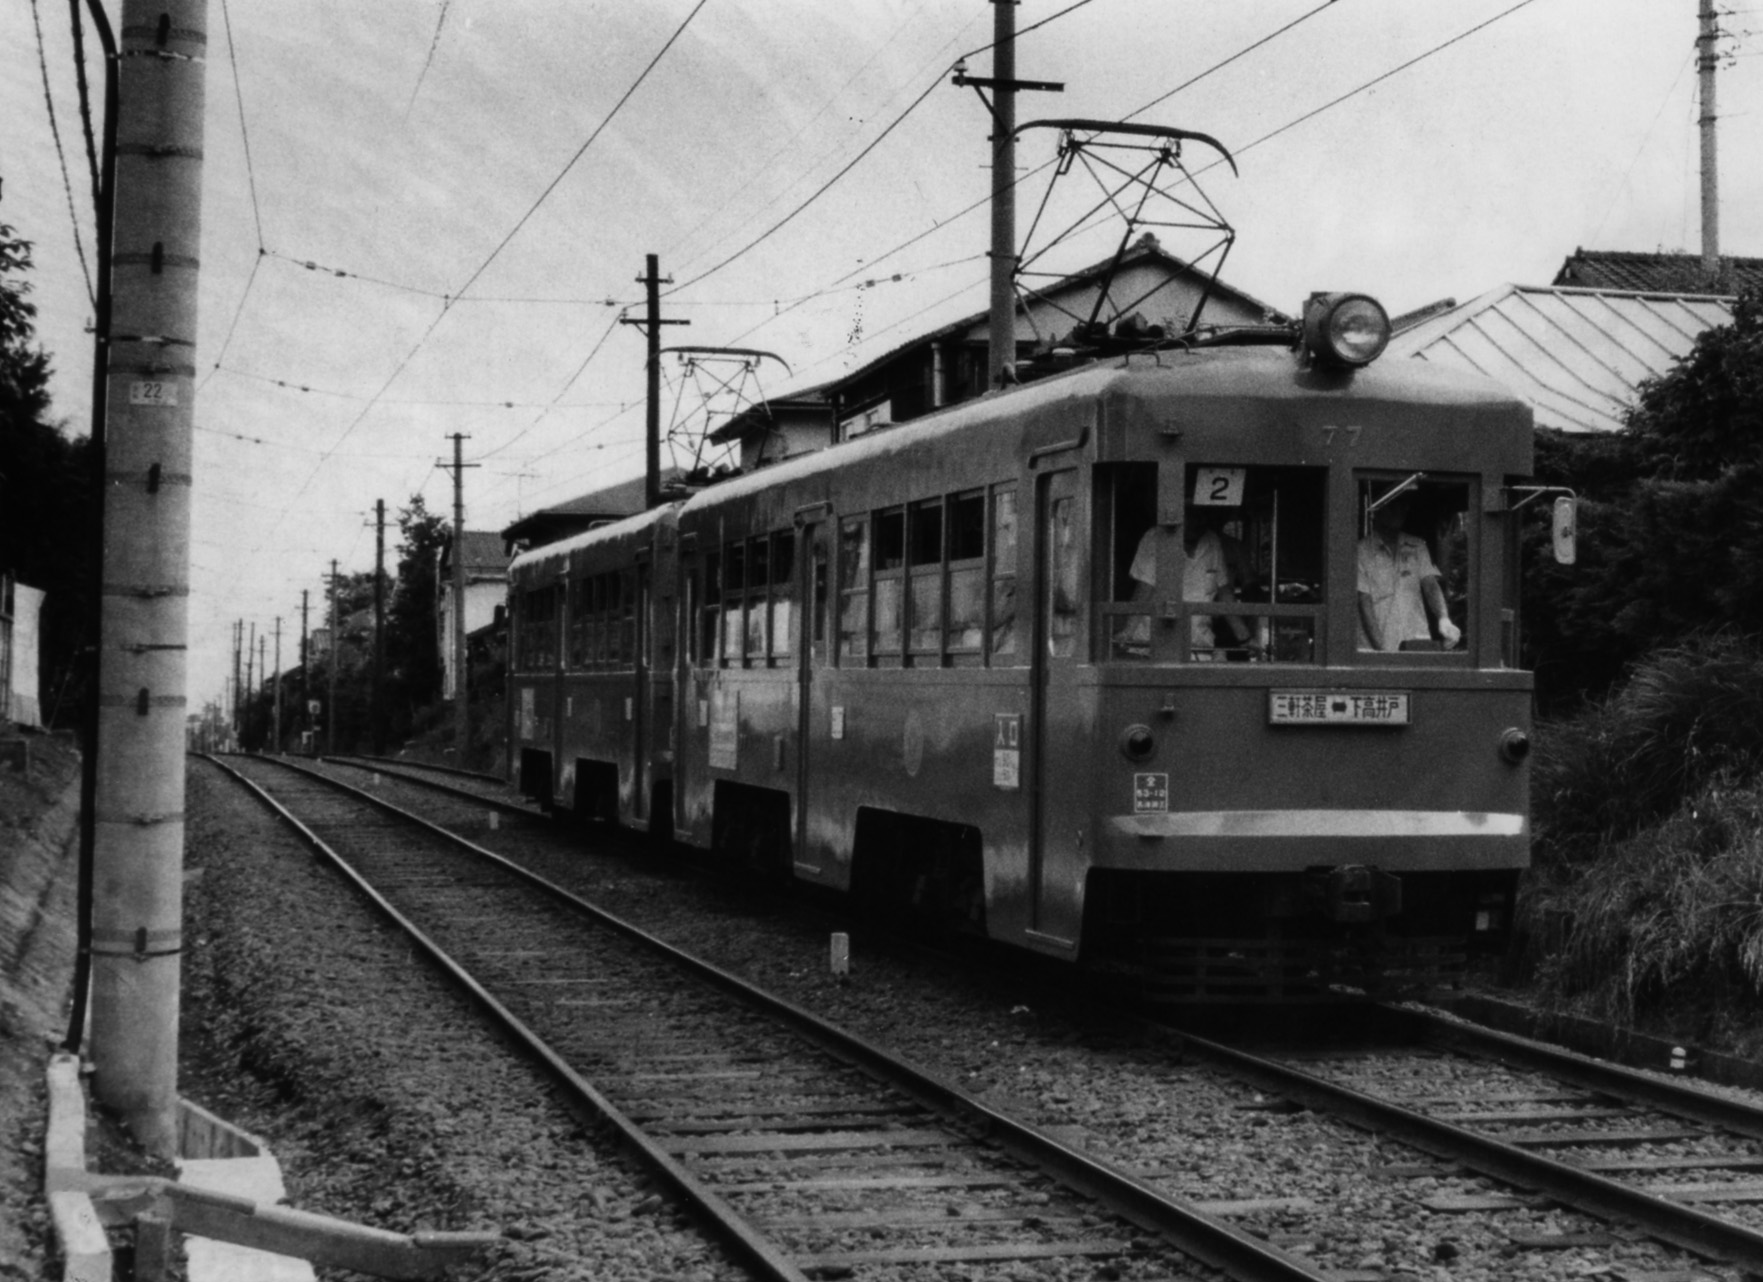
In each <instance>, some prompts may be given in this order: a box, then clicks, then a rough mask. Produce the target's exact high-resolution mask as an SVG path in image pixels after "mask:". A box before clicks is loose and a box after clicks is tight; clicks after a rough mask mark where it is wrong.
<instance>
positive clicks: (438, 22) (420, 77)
mask: <svg viewBox="0 0 1763 1282" xmlns="http://www.w3.org/2000/svg"><path fill="white" fill-rule="evenodd" d="M450 3H451V0H441V14H440V16H439V17H438V18H436V19H435V34H434V35H433V36H431V37H430V38H429V51H428V56H427V57H426V58H424V59H423V60H422V70H421V71H420V72H418V73H417V76H416V85H415V86H414V87H413V88H412V89H411V90H410V101H409V102H407V103H405V104H404V115H405V116H406V117H408V116H409V115H410V109H411V108H412V107H414V106H415V105H416V95H417V94H419V93H421V92H422V82H423V81H424V80H426V79H428V74H429V64H431V63H432V62H434V60H435V50H436V49H437V48H438V47H439V46H440V43H441V28H442V27H444V26H446V25H447V8H448V6H449V4H450Z"/></svg>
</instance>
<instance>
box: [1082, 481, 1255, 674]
mask: <svg viewBox="0 0 1763 1282" xmlns="http://www.w3.org/2000/svg"><path fill="white" fill-rule="evenodd" d="M1156 533H1157V527H1156V526H1152V527H1151V528H1150V529H1148V530H1146V531H1145V533H1144V534H1143V535H1142V536H1141V537H1140V539H1139V546H1138V549H1137V550H1136V551H1135V552H1134V553H1133V558H1132V565H1131V567H1130V568H1129V569H1128V570H1127V573H1128V574H1129V575H1130V576H1131V577H1132V579H1133V594H1132V599H1133V600H1134V601H1135V602H1143V603H1147V604H1148V603H1149V602H1150V601H1151V599H1152V597H1153V595H1154V592H1155V589H1156V587H1157V544H1156V538H1155V536H1156ZM1235 543H1236V540H1235V539H1232V538H1231V537H1230V536H1229V535H1227V534H1221V533H1220V532H1219V531H1218V530H1216V529H1215V528H1213V525H1212V519H1211V518H1210V517H1209V516H1199V515H1196V514H1195V512H1194V511H1193V510H1192V509H1190V511H1189V514H1188V519H1187V520H1186V521H1185V522H1184V523H1183V525H1182V546H1183V547H1184V548H1185V549H1186V550H1187V566H1186V569H1185V570H1184V571H1183V573H1182V585H1181V589H1182V590H1181V599H1182V600H1183V601H1188V602H1194V601H1235V600H1236V599H1237V595H1236V594H1237V588H1238V586H1239V571H1238V569H1237V567H1238V566H1239V565H1240V564H1242V562H1243V559H1244V558H1243V557H1242V555H1241V551H1240V548H1235V547H1233V546H1232V545H1233V544H1235ZM1223 618H1224V622H1225V626H1226V627H1227V628H1228V629H1229V631H1230V634H1231V637H1232V639H1233V641H1234V643H1235V644H1236V645H1239V646H1240V645H1245V644H1247V643H1248V640H1249V625H1248V623H1247V621H1246V620H1244V619H1242V618H1239V617H1238V616H1236V615H1225V616H1223ZM1115 640H1116V641H1117V642H1120V643H1122V644H1124V645H1125V646H1126V647H1127V648H1128V650H1129V651H1131V652H1133V653H1148V652H1149V650H1150V644H1151V620H1150V616H1149V615H1144V614H1140V615H1134V616H1133V617H1132V618H1131V619H1130V620H1129V621H1128V622H1127V625H1126V626H1125V627H1124V628H1122V629H1121V630H1120V631H1119V632H1118V633H1116V634H1115ZM1216 644H1217V640H1216V637H1215V636H1214V635H1213V626H1212V616H1211V615H1209V614H1194V615H1190V616H1189V618H1188V645H1189V649H1190V652H1191V655H1192V657H1193V658H1196V659H1210V658H1212V657H1213V655H1214V650H1215V648H1216Z"/></svg>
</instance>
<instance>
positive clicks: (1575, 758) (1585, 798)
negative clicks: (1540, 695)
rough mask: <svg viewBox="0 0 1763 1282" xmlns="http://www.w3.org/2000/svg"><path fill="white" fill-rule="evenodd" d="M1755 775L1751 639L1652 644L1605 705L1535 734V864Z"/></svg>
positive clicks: (1760, 672)
mask: <svg viewBox="0 0 1763 1282" xmlns="http://www.w3.org/2000/svg"><path fill="white" fill-rule="evenodd" d="M1760 771H1763V643H1759V641H1758V640H1756V639H1755V638H1753V637H1750V636H1744V635H1740V634H1736V633H1717V634H1713V635H1710V636H1704V637H1700V638H1695V639H1692V640H1691V641H1690V642H1689V643H1687V644H1684V645H1681V646H1676V647H1673V648H1670V649H1665V650H1660V651H1656V652H1655V653H1654V654H1652V655H1651V656H1650V657H1649V658H1647V659H1646V660H1645V661H1644V662H1642V663H1640V664H1638V665H1637V666H1636V667H1635V668H1634V669H1633V670H1632V672H1631V674H1630V676H1629V679H1628V681H1627V682H1626V683H1625V684H1624V685H1623V686H1622V687H1621V688H1620V689H1619V690H1618V691H1617V692H1616V693H1615V694H1614V695H1613V696H1611V697H1610V698H1609V699H1608V700H1607V701H1605V702H1604V703H1601V704H1598V705H1595V706H1593V707H1590V708H1588V709H1587V710H1586V711H1584V712H1583V713H1581V714H1580V715H1579V716H1577V717H1574V718H1572V719H1570V720H1566V721H1561V722H1556V723H1553V724H1550V725H1547V726H1545V727H1544V728H1543V729H1542V730H1541V731H1540V732H1539V735H1538V743H1537V753H1536V757H1535V759H1534V763H1533V769H1532V774H1531V811H1532V816H1533V823H1534V828H1535V833H1536V839H1537V857H1538V862H1539V863H1547V862H1565V863H1580V862H1585V861H1586V860H1589V859H1593V858H1596V857H1599V856H1600V855H1601V854H1602V853H1603V852H1604V850H1605V849H1606V848H1607V847H1608V846H1610V845H1611V844H1612V843H1615V842H1619V841H1622V840H1625V839H1627V838H1629V837H1631V836H1633V835H1634V834H1635V833H1636V832H1638V831H1639V830H1640V829H1641V828H1643V827H1644V826H1645V825H1647V824H1649V823H1655V822H1658V821H1659V820H1661V819H1664V818H1665V817H1666V816H1668V815H1671V814H1672V813H1673V812H1675V811H1676V810H1678V808H1679V807H1681V806H1682V805H1683V804H1684V801H1685V799H1686V798H1688V797H1690V796H1691V795H1693V794H1695V793H1697V792H1699V791H1701V790H1702V789H1703V788H1705V787H1707V786H1708V785H1709V783H1710V781H1712V780H1714V779H1716V778H1719V777H1727V778H1736V779H1740V780H1745V779H1750V778H1754V777H1755V776H1756V775H1757V774H1758V773H1759V772H1760Z"/></svg>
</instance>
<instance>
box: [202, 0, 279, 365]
mask: <svg viewBox="0 0 1763 1282" xmlns="http://www.w3.org/2000/svg"><path fill="white" fill-rule="evenodd" d="M220 15H221V22H222V24H223V25H224V26H225V28H226V49H227V65H228V66H229V67H230V68H231V69H232V73H233V102H234V105H235V106H236V107H237V109H238V116H239V145H240V148H241V150H242V151H243V152H244V156H245V186H246V190H247V191H248V192H249V193H250V195H251V225H252V227H253V228H254V229H255V230H256V233H257V256H256V257H255V258H253V259H252V260H251V274H250V275H249V276H247V277H246V278H245V288H244V289H242V290H241V291H239V301H238V304H237V305H236V306H235V307H234V308H233V318H232V320H231V321H229V322H228V323H227V329H226V337H225V338H223V339H222V340H221V343H220V350H219V352H217V353H216V354H215V357H214V364H213V365H211V366H210V367H209V368H208V370H207V371H206V372H205V373H204V374H203V375H202V381H201V382H200V383H198V384H196V390H197V392H200V391H201V390H202V389H203V388H204V387H206V386H207V385H208V380H209V379H210V378H212V377H214V371H215V370H216V369H218V368H220V363H221V361H222V360H224V359H225V358H226V354H227V351H228V350H229V349H230V348H231V347H232V345H233V335H234V334H235V333H237V332H238V328H239V319H240V317H242V316H244V314H245V304H246V303H247V302H248V301H249V300H250V298H251V288H252V286H254V285H255V284H256V283H257V273H258V271H259V269H261V268H262V266H263V256H264V254H265V253H266V252H268V251H266V250H265V249H264V246H263V207H262V204H261V203H260V202H259V200H258V198H257V167H256V165H255V164H254V163H253V162H252V160H251V130H250V129H249V127H247V125H246V123H245V88H244V85H243V84H242V83H241V82H240V79H239V54H238V46H237V44H236V42H235V41H234V40H233V12H232V9H231V7H230V6H229V5H228V3H227V0H220Z"/></svg>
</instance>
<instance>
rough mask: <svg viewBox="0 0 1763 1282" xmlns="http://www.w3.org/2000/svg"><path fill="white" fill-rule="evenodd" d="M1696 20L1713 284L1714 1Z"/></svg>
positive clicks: (1707, 256) (1705, 231) (1716, 159)
mask: <svg viewBox="0 0 1763 1282" xmlns="http://www.w3.org/2000/svg"><path fill="white" fill-rule="evenodd" d="M1697 17H1698V18H1699V19H1700V22H1701V32H1700V34H1699V35H1697V36H1696V70H1697V72H1698V73H1699V78H1700V80H1701V96H1702V114H1701V120H1700V124H1701V127H1702V271H1703V273H1704V274H1705V275H1706V276H1707V277H1708V280H1709V282H1710V284H1712V283H1713V282H1715V281H1716V280H1718V279H1719V276H1720V154H1719V149H1718V147H1717V146H1716V145H1715V134H1714V121H1715V119H1716V117H1715V114H1714V71H1715V68H1716V67H1717V66H1718V65H1719V62H1720V54H1719V52H1718V51H1717V50H1716V49H1715V47H1714V46H1715V42H1716V41H1717V40H1718V39H1719V36H1720V31H1719V27H1718V25H1717V23H1716V19H1715V14H1714V0H1701V8H1700V11H1699V12H1698V14H1697Z"/></svg>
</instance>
